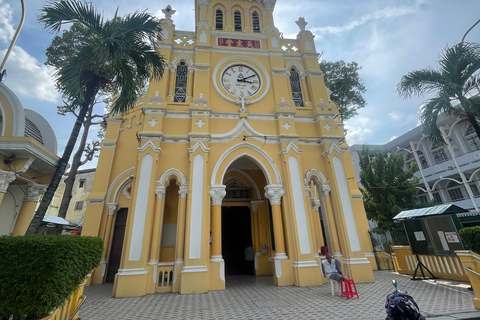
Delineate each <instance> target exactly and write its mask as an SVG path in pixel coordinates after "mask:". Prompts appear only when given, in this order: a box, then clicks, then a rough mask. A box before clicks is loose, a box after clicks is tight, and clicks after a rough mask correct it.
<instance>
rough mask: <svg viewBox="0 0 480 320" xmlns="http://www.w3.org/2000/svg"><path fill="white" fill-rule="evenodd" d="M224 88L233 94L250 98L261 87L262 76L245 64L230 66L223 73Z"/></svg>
mask: <svg viewBox="0 0 480 320" xmlns="http://www.w3.org/2000/svg"><path fill="white" fill-rule="evenodd" d="M221 82H222V86H223V88H224V89H225V90H226V91H227V92H228V93H230V94H231V95H232V96H235V97H238V98H249V97H251V96H253V95H255V94H256V93H257V92H258V91H259V90H260V88H261V85H262V83H261V81H260V76H259V75H258V73H257V72H256V71H255V70H254V69H253V68H251V67H249V66H246V65H244V64H235V65H231V66H229V67H228V68H227V69H225V70H224V71H223V73H222V78H221Z"/></svg>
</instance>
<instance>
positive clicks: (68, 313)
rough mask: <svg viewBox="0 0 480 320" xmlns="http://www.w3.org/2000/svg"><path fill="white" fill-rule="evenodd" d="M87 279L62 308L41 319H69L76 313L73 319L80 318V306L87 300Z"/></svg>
mask: <svg viewBox="0 0 480 320" xmlns="http://www.w3.org/2000/svg"><path fill="white" fill-rule="evenodd" d="M86 280H87V279H85V282H83V283H82V284H81V285H79V286H78V288H77V289H76V290H75V291H74V292H73V293H72V295H71V296H70V300H67V301H65V304H64V305H63V306H62V307H61V308H58V309H56V310H54V311H53V312H52V313H51V314H50V315H48V316H46V317H44V318H41V319H39V320H69V319H70V318H71V317H72V315H74V314H75V316H74V317H73V318H72V319H78V308H80V307H81V306H82V304H83V302H84V301H85V296H84V295H83V288H84V287H85V283H86Z"/></svg>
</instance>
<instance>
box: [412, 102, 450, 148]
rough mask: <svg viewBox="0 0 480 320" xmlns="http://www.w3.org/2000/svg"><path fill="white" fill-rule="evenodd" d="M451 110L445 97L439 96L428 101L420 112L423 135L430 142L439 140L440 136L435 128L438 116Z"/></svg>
mask: <svg viewBox="0 0 480 320" xmlns="http://www.w3.org/2000/svg"><path fill="white" fill-rule="evenodd" d="M451 108H452V105H451V103H450V100H449V98H448V97H447V96H444V95H440V96H438V97H435V98H432V99H430V100H428V101H427V103H425V104H424V105H423V106H422V108H421V110H420V118H421V122H422V125H423V133H424V134H425V135H426V136H428V137H429V138H430V139H432V140H437V139H441V137H442V135H441V133H440V130H439V129H438V127H437V119H438V115H439V114H440V113H443V112H445V113H449V112H451Z"/></svg>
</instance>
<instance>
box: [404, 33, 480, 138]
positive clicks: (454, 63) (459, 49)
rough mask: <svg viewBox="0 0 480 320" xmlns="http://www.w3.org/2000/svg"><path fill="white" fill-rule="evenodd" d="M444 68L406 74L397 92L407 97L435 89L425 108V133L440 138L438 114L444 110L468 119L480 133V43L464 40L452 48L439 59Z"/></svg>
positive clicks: (449, 115) (447, 114)
mask: <svg viewBox="0 0 480 320" xmlns="http://www.w3.org/2000/svg"><path fill="white" fill-rule="evenodd" d="M439 64H440V70H438V71H437V70H433V69H431V68H427V69H422V70H416V71H411V72H409V73H408V74H406V75H404V76H403V77H402V79H401V80H400V83H399V84H398V86H397V92H398V93H399V95H400V96H403V97H404V98H410V97H412V96H418V97H420V96H423V95H425V94H428V93H435V94H436V96H435V97H433V98H431V99H429V100H428V101H427V102H426V103H425V104H424V105H423V106H422V108H421V110H420V116H421V122H422V124H423V131H424V133H425V134H426V135H427V136H429V137H431V138H432V139H436V138H440V137H441V133H440V130H439V129H438V127H437V118H438V115H439V114H440V113H444V114H445V115H446V116H447V117H456V118H459V119H464V120H465V121H468V122H469V123H470V124H471V125H472V126H473V128H474V130H475V132H476V133H477V135H478V136H479V137H480V126H479V124H478V120H479V119H480V95H479V94H480V90H478V84H479V81H480V75H479V73H478V70H479V69H480V45H479V44H476V43H467V42H461V43H459V44H456V45H454V46H453V47H451V48H448V47H447V49H446V50H445V51H444V52H443V54H442V55H441V56H440V59H439Z"/></svg>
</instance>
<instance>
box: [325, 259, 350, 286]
mask: <svg viewBox="0 0 480 320" xmlns="http://www.w3.org/2000/svg"><path fill="white" fill-rule="evenodd" d="M325 256H326V258H327V259H326V260H323V263H322V264H323V270H324V271H325V273H326V274H327V278H328V279H332V280H336V281H339V282H340V281H342V280H346V279H347V277H345V276H344V275H343V273H342V266H341V265H340V261H339V260H337V259H333V257H332V255H331V254H330V253H328V252H327V254H326V255H325Z"/></svg>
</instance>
